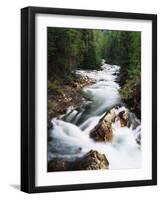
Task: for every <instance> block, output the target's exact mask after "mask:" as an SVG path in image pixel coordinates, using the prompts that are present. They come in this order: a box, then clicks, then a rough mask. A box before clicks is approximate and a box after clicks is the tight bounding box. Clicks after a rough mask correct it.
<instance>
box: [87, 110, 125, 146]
mask: <svg viewBox="0 0 161 200" xmlns="http://www.w3.org/2000/svg"><path fill="white" fill-rule="evenodd" d="M115 121H119V122H120V127H125V126H127V123H128V110H127V109H126V108H124V107H122V108H113V109H111V110H110V111H108V112H106V114H105V115H104V116H103V117H102V118H101V119H100V121H99V122H98V124H97V125H96V126H95V127H94V128H93V129H92V130H91V132H90V137H91V138H93V139H94V140H95V141H104V142H107V141H108V142H110V141H111V140H112V136H113V133H112V123H114V122H115Z"/></svg>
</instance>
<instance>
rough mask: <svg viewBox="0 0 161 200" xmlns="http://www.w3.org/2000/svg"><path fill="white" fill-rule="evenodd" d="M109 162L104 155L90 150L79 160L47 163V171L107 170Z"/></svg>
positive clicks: (58, 160)
mask: <svg viewBox="0 0 161 200" xmlns="http://www.w3.org/2000/svg"><path fill="white" fill-rule="evenodd" d="M108 166H109V162H108V160H107V158H106V156H105V155H104V154H100V153H99V152H98V151H95V150H90V151H89V152H88V153H86V154H85V155H84V156H83V157H81V158H76V159H74V160H65V159H63V158H54V159H53V160H51V161H50V162H49V163H48V171H49V172H52V171H74V170H97V169H108Z"/></svg>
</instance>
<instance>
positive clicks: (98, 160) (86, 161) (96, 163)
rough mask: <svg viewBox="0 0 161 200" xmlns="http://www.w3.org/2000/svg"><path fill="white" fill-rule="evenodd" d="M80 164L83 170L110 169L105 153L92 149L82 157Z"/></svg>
mask: <svg viewBox="0 0 161 200" xmlns="http://www.w3.org/2000/svg"><path fill="white" fill-rule="evenodd" d="M78 166H79V167H78V168H79V169H81V170H95V169H108V166H109V162H108V160H107V158H106V156H105V155H104V154H100V153H99V152H98V151H94V150H90V151H89V152H88V153H87V154H85V155H84V156H83V157H82V159H81V160H80V162H79V165H78Z"/></svg>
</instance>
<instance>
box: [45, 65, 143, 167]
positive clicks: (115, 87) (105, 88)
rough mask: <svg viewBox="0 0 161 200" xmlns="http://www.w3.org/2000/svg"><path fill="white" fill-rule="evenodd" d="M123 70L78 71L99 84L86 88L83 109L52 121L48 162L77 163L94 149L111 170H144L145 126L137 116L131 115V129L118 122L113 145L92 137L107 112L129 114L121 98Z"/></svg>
mask: <svg viewBox="0 0 161 200" xmlns="http://www.w3.org/2000/svg"><path fill="white" fill-rule="evenodd" d="M119 70H120V67H119V66H116V65H108V64H106V63H104V64H103V65H102V67H101V70H77V72H76V73H77V74H78V75H82V76H87V77H89V78H91V79H93V80H95V83H94V84H92V85H90V86H86V87H84V88H83V91H82V94H83V96H84V97H85V98H86V101H85V102H84V103H83V104H82V106H81V107H80V108H79V109H73V108H72V107H70V108H69V109H68V111H67V113H66V114H65V115H63V116H60V117H58V118H54V119H52V124H53V128H52V129H51V130H49V133H48V135H49V138H50V139H49V141H48V161H50V160H52V159H53V158H55V157H58V158H59V157H60V158H64V159H66V160H74V159H76V158H78V157H81V156H83V155H84V154H85V153H87V152H88V151H90V150H91V149H93V150H97V151H98V152H99V153H102V154H105V155H106V157H107V159H108V161H109V163H110V165H109V169H131V168H135V169H136V168H140V167H141V144H140V143H141V142H140V138H141V123H140V121H139V119H137V118H136V116H135V114H134V113H129V116H130V117H129V118H130V123H129V126H125V127H121V126H120V123H119V122H118V121H116V122H114V123H113V124H112V131H113V139H112V141H111V142H106V143H105V142H95V141H94V140H93V139H92V138H90V136H89V133H90V131H91V130H92V129H93V128H94V127H95V126H96V125H97V124H98V122H99V120H100V119H101V117H102V116H103V115H104V113H105V112H106V111H108V110H110V109H112V108H114V109H115V108H117V109H115V111H116V112H120V111H122V110H128V108H127V107H126V106H125V105H124V103H123V102H122V99H121V96H120V94H119V89H120V86H119V83H118V81H117V80H118V75H119Z"/></svg>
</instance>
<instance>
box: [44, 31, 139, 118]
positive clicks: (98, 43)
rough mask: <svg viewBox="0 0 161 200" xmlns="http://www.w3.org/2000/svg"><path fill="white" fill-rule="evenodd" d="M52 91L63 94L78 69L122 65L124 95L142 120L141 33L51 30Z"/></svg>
mask: <svg viewBox="0 0 161 200" xmlns="http://www.w3.org/2000/svg"><path fill="white" fill-rule="evenodd" d="M47 37H48V38H47V41H48V52H47V53H48V91H51V90H52V89H53V90H54V91H56V90H57V92H62V88H63V84H66V83H70V82H72V80H73V79H75V73H74V72H75V70H76V69H79V68H80V69H96V70H98V69H100V66H101V60H102V59H105V60H106V63H108V64H112V65H119V66H121V69H120V77H119V78H120V80H119V81H120V85H121V89H120V93H121V94H122V98H123V99H124V101H125V102H126V103H127V104H129V105H130V106H129V107H130V108H131V110H132V111H135V112H136V114H137V116H138V117H139V118H140V92H141V91H140V88H141V80H140V73H141V33H140V32H131V31H105V30H90V29H88V30H87V29H73V28H53V27H48V30H47Z"/></svg>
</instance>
